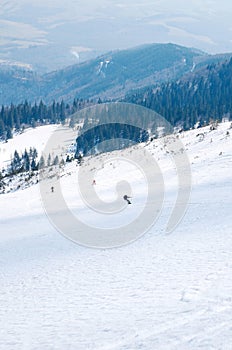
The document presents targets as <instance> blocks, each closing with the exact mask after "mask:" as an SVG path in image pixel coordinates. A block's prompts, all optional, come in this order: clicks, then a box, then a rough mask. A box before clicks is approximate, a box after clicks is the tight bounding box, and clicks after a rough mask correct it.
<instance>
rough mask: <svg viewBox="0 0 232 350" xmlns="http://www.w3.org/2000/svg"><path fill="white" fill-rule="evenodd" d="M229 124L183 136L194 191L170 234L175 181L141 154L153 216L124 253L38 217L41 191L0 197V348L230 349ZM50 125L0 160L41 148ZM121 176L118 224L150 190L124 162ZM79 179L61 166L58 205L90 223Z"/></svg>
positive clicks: (160, 151)
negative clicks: (151, 184) (150, 167)
mask: <svg viewBox="0 0 232 350" xmlns="http://www.w3.org/2000/svg"><path fill="white" fill-rule="evenodd" d="M229 127H230V124H229V123H223V124H220V125H219V127H218V130H215V131H209V127H205V128H204V129H201V130H199V129H196V130H192V131H189V132H184V133H182V134H180V138H181V140H182V142H183V143H184V145H185V147H186V150H187V154H188V156H189V159H190V163H191V167H192V192H191V198H190V201H189V203H188V208H187V212H186V215H185V217H184V218H183V220H182V221H181V223H180V224H179V226H178V227H177V228H176V229H175V231H174V232H173V233H172V234H169V235H166V234H165V227H166V224H167V221H168V217H169V215H170V211H171V208H172V207H173V203H174V201H175V196H176V187H177V181H176V174H175V169H174V168H173V162H172V161H171V160H170V155H169V154H168V153H167V152H166V151H165V149H164V148H163V146H162V145H161V144H160V143H159V141H158V140H155V141H154V142H152V143H150V144H149V145H147V146H145V147H146V148H147V149H149V150H150V152H152V153H153V154H154V156H155V157H156V159H157V160H158V162H159V165H160V167H161V169H162V172H163V176H164V178H165V185H166V192H165V201H164V205H163V208H162V212H161V215H160V217H159V219H158V221H156V223H155V224H154V226H153V227H152V228H151V229H150V230H149V231H148V232H147V233H146V234H145V235H144V236H143V237H142V238H140V239H139V240H137V241H135V242H134V243H132V244H129V245H126V246H123V247H121V248H115V249H108V250H107V249H105V250H97V249H90V248H85V247H82V246H78V245H76V244H75V243H73V242H71V241H69V240H67V239H66V238H64V237H63V236H62V235H61V234H59V233H58V232H57V231H56V230H55V228H54V227H53V226H52V225H51V223H50V221H49V219H48V218H47V217H46V215H45V213H44V211H43V207H42V203H41V198H40V192H39V185H35V186H32V187H30V188H27V189H25V190H19V191H16V192H12V193H8V194H3V195H1V196H0V205H1V207H0V209H1V211H0V212H1V217H0V224H1V234H0V278H1V288H0V305H1V308H0V349H4V350H5V349H6V350H8V349H9V350H12V349H20V350H21V349H33V350H34V349H38V350H39V349H59V350H60V349H70V350H71V349H75V350H76V349H78V350H82V349H83V350H86V349H94V350H96V349H97V350H98V349H99V350H100V349H101V350H106V349H109V350H110V349H116V350H118V349H120V350H135V349H136V350H137V349H142V350H154V349H162V350H169V349H178V350H180V349H181V350H182V349H184V350H189V349H190V350H191V349H194V350H195V349H207V350H208V349H223V350H229V349H231V344H232V278H231V273H232V230H231V226H232V225H231V216H232V214H231V213H232V198H231V187H232V178H231V166H232V142H231V137H232V132H231V130H229ZM52 130H53V127H49V126H45V127H39V128H36V129H35V130H31V131H27V132H26V133H25V134H24V135H23V136H17V137H15V138H14V139H13V140H12V141H10V142H9V143H8V144H1V149H2V147H4V152H1V153H0V157H1V164H3V163H4V162H6V160H7V159H10V154H12V151H13V149H14V148H18V147H19V145H21V147H22V150H24V148H25V147H29V146H32V147H34V146H35V145H36V146H37V148H39V145H41V147H42V145H43V143H44V142H46V141H45V140H46V138H48V137H49V135H50V134H51V132H52ZM227 131H229V132H230V134H231V135H226V132H227ZM199 133H203V134H204V138H203V139H201V138H200V136H196V135H198V134H199ZM20 138H21V139H20ZM34 141H35V142H34ZM30 143H31V144H30ZM41 147H40V150H41ZM142 147H144V145H142ZM122 153H123V151H118V152H114V153H113V154H112V157H113V158H114V159H115V156H117V159H116V160H112V164H107V165H105V166H104V168H102V169H101V172H100V170H99V171H98V173H96V182H97V185H96V191H98V193H99V195H100V196H102V197H103V198H104V200H107V198H108V197H109V193H110V194H112V196H113V193H114V192H113V183H114V181H115V180H117V179H118V178H119V177H121V173H120V171H118V167H120V159H119V158H118V157H120V155H121V154H122ZM97 159H98V160H99V162H101V164H102V162H104V155H99V156H98V158H95V159H94V158H93V159H89V160H88V161H89V162H91V161H93V162H95V163H94V164H96V160H97ZM4 164H5V163H4ZM127 171H128V176H129V178H130V181H131V183H132V189H133V204H132V206H130V208H131V209H130V210H131V212H132V213H130V214H128V208H126V209H125V211H124V215H123V213H120V215H121V218H120V219H121V220H122V222H123V221H124V220H128V217H129V219H130V215H132V214H133V213H134V214H135V215H137V211H136V210H137V209H138V208H139V207H140V206H141V205H142V203H143V201H144V200H145V199H144V198H143V194H144V193H146V191H144V188H145V187H144V186H145V185H144V181H143V179H142V177H141V178H140V177H139V175H138V173H137V172H136V171H134V169H131V170H130V166H128V168H127ZM75 173H76V165H75V164H74V163H72V164H70V165H67V172H66V175H65V176H63V177H62V181H61V182H62V186H63V191H64V196H65V199H66V200H67V202H68V203H69V206H70V208H71V210H73V211H74V212H75V211H80V212H81V215H82V217H83V218H86V219H88V220H89V221H91V222H93V223H94V222H95V223H96V221H95V217H94V214H93V213H91V211H90V210H89V209H88V208H85V207H84V205H83V206H82V207H81V200H80V198H79V197H77V196H76V195H75V191H74V190H73V188H75V181H76V176H75V175H76V174H75ZM133 185H134V186H133ZM144 195H145V194H144ZM137 198H138V199H137ZM136 208H137V209H136ZM96 220H98V221H100V220H99V218H98V219H96ZM98 224H99V222H98ZM103 224H106V223H105V222H104V223H103Z"/></svg>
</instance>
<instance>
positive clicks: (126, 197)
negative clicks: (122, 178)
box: [123, 194, 131, 204]
mask: <svg viewBox="0 0 232 350" xmlns="http://www.w3.org/2000/svg"><path fill="white" fill-rule="evenodd" d="M129 198H131V197H129V196H128V195H127V194H124V196H123V199H124V200H125V201H127V203H128V204H131V201H130V200H129Z"/></svg>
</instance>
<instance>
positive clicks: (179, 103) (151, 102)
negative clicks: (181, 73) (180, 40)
mask: <svg viewBox="0 0 232 350" xmlns="http://www.w3.org/2000/svg"><path fill="white" fill-rule="evenodd" d="M231 94H232V59H230V61H226V62H224V63H218V64H211V65H208V66H207V67H206V68H205V69H202V70H201V71H198V72H197V73H195V74H193V75H192V76H189V77H185V78H183V79H182V80H179V81H176V82H170V83H168V84H162V85H161V86H156V87H149V88H147V89H143V90H142V91H141V90H140V91H137V92H134V93H132V94H130V95H128V96H126V98H125V101H126V102H130V103H135V104H139V105H142V106H144V107H147V108H150V109H152V110H154V111H156V112H157V113H159V114H160V115H162V116H163V117H164V118H165V119H166V120H167V121H168V122H170V124H171V125H172V126H179V127H181V128H183V129H184V130H189V129H190V128H193V127H194V126H195V125H196V124H197V125H198V126H199V127H200V126H203V125H208V124H209V123H210V121H212V120H214V121H215V120H217V121H219V122H220V121H222V119H223V118H224V117H227V118H228V119H229V120H232V95H231Z"/></svg>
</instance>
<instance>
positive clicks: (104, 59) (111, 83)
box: [0, 44, 231, 104]
mask: <svg viewBox="0 0 232 350" xmlns="http://www.w3.org/2000/svg"><path fill="white" fill-rule="evenodd" d="M230 56H231V55H230V54H226V55H208V54H207V53H204V52H202V51H199V50H196V49H191V48H186V47H183V46H179V45H174V44H149V45H143V46H139V47H135V48H132V49H129V50H121V51H113V52H109V53H108V54H105V55H102V56H100V57H98V58H96V59H92V60H90V61H87V62H84V63H80V64H76V65H72V66H69V67H67V68H65V69H61V70H58V71H55V72H51V73H49V74H45V75H39V74H36V72H33V71H32V70H31V69H29V68H26V67H23V68H22V67H21V66H14V69H13V66H12V65H9V69H6V66H4V67H2V66H1V65H0V104H9V103H11V102H14V103H19V102H21V101H22V100H25V99H27V100H29V101H34V100H39V99H43V100H44V101H45V102H47V103H49V102H51V101H52V100H54V99H55V100H61V99H64V100H65V101H67V102H70V101H72V100H73V99H74V98H76V97H77V98H83V99H98V98H99V97H100V98H101V99H119V98H122V97H124V96H125V95H126V94H127V93H128V92H129V91H131V90H134V89H139V88H143V87H146V86H151V85H157V84H161V83H165V82H171V81H176V80H177V79H180V78H181V77H183V76H184V75H185V74H187V73H190V72H192V71H194V70H196V69H198V68H200V67H204V66H205V65H207V64H209V63H212V62H221V61H223V60H225V59H226V57H230Z"/></svg>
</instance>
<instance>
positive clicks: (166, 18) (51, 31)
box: [0, 0, 232, 58]
mask: <svg viewBox="0 0 232 350" xmlns="http://www.w3.org/2000/svg"><path fill="white" fill-rule="evenodd" d="M231 18H232V2H231V0H221V1H214V0H188V1H186V0H183V1H182V0H173V1H172V0H154V1H149V0H145V1H144V0H143V2H140V1H136V0H124V1H123V0H121V1H119V0H81V1H78V0H20V1H19V0H17V1H16V0H12V1H7V0H0V45H1V46H2V49H4V50H6V49H7V50H10V49H11V48H12V47H14V48H15V47H18V48H27V47H29V46H31V45H43V46H52V45H54V46H62V47H63V48H64V50H69V52H70V53H73V54H74V55H76V56H77V57H78V55H79V54H81V53H83V52H90V51H91V50H97V51H108V50H111V49H117V48H127V47H132V46H135V45H140V44H144V43H151V42H173V43H177V44H181V45H185V46H191V47H196V48H199V49H202V50H205V51H207V52H210V53H216V52H228V51H230V52H232V23H231ZM0 58H1V57H0Z"/></svg>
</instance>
